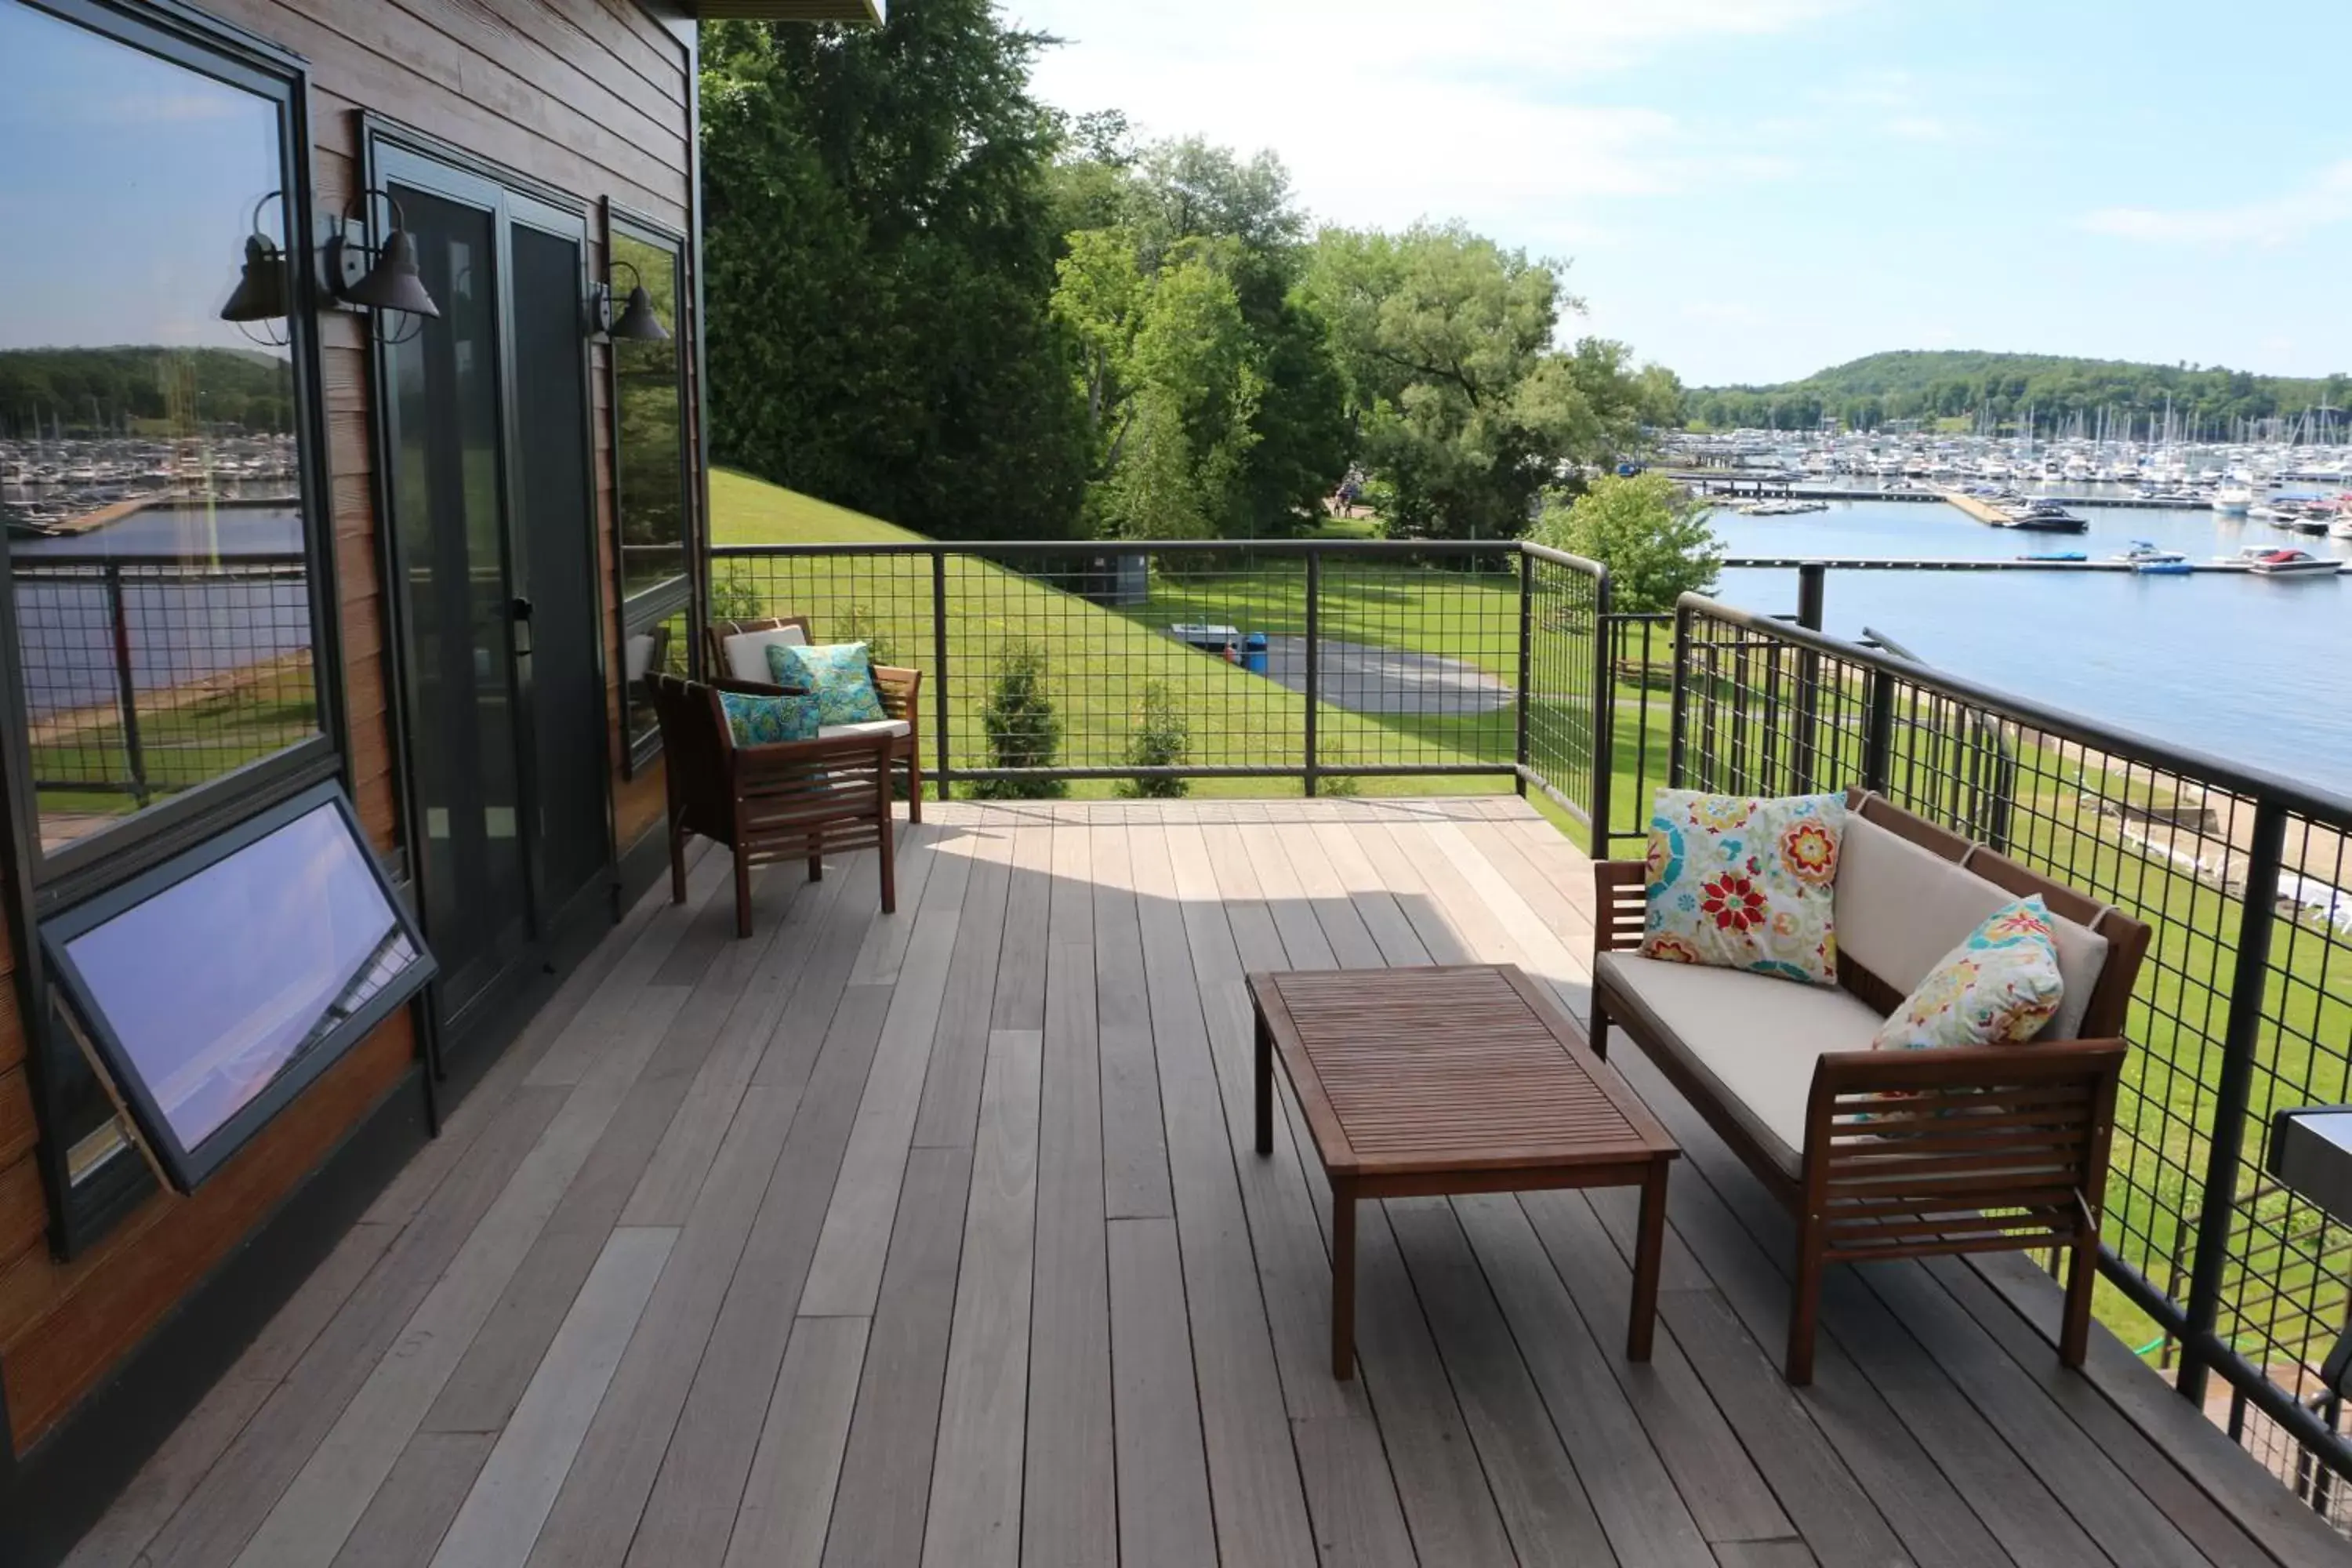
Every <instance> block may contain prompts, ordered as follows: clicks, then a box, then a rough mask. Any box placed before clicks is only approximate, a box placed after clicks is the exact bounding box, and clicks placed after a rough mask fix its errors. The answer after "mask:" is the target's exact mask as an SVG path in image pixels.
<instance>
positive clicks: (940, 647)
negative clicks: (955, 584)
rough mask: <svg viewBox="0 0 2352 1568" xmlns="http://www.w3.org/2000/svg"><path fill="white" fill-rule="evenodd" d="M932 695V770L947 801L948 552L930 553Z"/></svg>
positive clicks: (949, 777)
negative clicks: (935, 746)
mask: <svg viewBox="0 0 2352 1568" xmlns="http://www.w3.org/2000/svg"><path fill="white" fill-rule="evenodd" d="M931 666H932V672H933V673H932V684H933V686H934V687H935V688H936V689H934V690H933V692H932V693H931V702H932V711H933V712H934V713H936V714H937V715H938V718H937V719H936V720H934V721H933V722H934V725H935V726H936V728H937V729H938V730H939V732H940V750H939V762H938V765H937V766H936V767H934V768H933V769H932V770H931V777H932V778H933V779H934V780H935V781H936V782H937V784H938V789H939V798H940V799H941V800H945V799H947V798H948V785H949V784H950V780H951V779H952V777H953V773H952V772H951V768H952V763H953V759H952V757H951V756H950V752H949V751H948V552H946V551H944V550H933V551H932V552H931Z"/></svg>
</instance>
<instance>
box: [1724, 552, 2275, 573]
mask: <svg viewBox="0 0 2352 1568" xmlns="http://www.w3.org/2000/svg"><path fill="white" fill-rule="evenodd" d="M1723 565H1724V566H1725V567H1726V568H1727V569H1728V568H1739V569H1742V570H1745V569H1748V568H1750V567H1755V568H1761V569H1765V570H1770V571H1791V570H1794V569H1795V568H1797V567H1800V566H1832V567H1835V568H1836V569H1837V570H1838V571H1841V572H2123V573H2131V572H2133V571H2134V568H2133V565H2132V563H2130V562H2128V561H2027V560H2023V559H1996V560H1990V561H1969V560H1958V561H1927V560H1921V559H1919V558H1918V557H1916V556H1909V555H1888V556H1829V557H1824V556H1819V555H1731V556H1726V557H1725V558H1724V561H1723ZM2187 565H2188V567H2189V571H2190V572H2192V573H2208V572H2210V573H2213V574H2218V575H2221V576H2241V575H2245V574H2251V573H2252V570H2253V568H2252V567H2251V566H2248V565H2246V564H2245V563H2242V562H2238V561H2191V562H2189V563H2187ZM2164 575H2171V576H2177V575H2179V574H2178V573H2170V574H2164Z"/></svg>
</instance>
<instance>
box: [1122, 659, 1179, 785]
mask: <svg viewBox="0 0 2352 1568" xmlns="http://www.w3.org/2000/svg"><path fill="white" fill-rule="evenodd" d="M1191 753H1192V729H1191V727H1190V726H1188V725H1187V724H1186V723H1185V722H1184V710H1183V709H1182V708H1181V707H1179V706H1177V702H1176V694H1175V693H1174V692H1172V691H1171V690H1170V689H1168V683H1167V682H1166V681H1164V680H1150V681H1146V682H1145V683H1144V687H1143V705H1142V707H1141V709H1140V710H1139V711H1138V712H1137V714H1136V717H1135V731H1134V732H1133V733H1132V734H1130V735H1129V737H1128V741H1127V765H1128V766H1129V767H1131V768H1173V767H1181V766H1182V765H1183V763H1184V759H1185V758H1186V757H1187V756H1189V755H1191ZM1191 791H1192V781H1191V780H1189V779H1180V778H1169V777H1166V776H1164V775H1162V776H1145V777H1139V778H1135V779H1130V780H1129V781H1128V782H1126V783H1124V784H1120V785H1119V786H1118V793H1119V794H1120V795H1126V796H1128V797H1129V799H1134V800H1173V799H1175V798H1176V797H1177V796H1179V795H1187V794H1190V793H1191Z"/></svg>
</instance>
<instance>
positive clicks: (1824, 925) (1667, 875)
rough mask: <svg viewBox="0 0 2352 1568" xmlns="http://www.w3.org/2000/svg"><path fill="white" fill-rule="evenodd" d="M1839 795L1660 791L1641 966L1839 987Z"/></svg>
mask: <svg viewBox="0 0 2352 1568" xmlns="http://www.w3.org/2000/svg"><path fill="white" fill-rule="evenodd" d="M1844 835H1845V797H1844V796H1843V795H1788V796H1783V797H1781V798H1780V799H1774V800H1759V799H1752V798H1749V797H1747V796H1744V795H1704V794H1701V793H1700V792H1698V791H1696V790H1686V789H1662V790H1660V791H1659V792H1658V795H1657V803H1656V805H1654V807H1653V808H1652V811H1651V816H1650V846H1649V865H1648V875H1647V878H1646V879H1645V880H1646V882H1647V888H1648V894H1649V920H1648V923H1647V926H1646V928H1645V929H1644V931H1643V935H1642V948H1641V952H1642V956H1643V957H1644V958H1659V959H1664V960H1666V961H1668V962H1670V963H1700V964H1709V965H1713V966H1715V967H1717V968H1721V969H1744V970H1747V971H1748V972H1749V973H1755V974H1770V975H1777V976H1779V977H1780V978H1781V979H1783V980H1801V981H1804V982H1806V983H1807V984H1813V985H1835V984H1837V933H1836V931H1835V930H1834V928H1833V925H1832V919H1831V916H1832V910H1834V909H1835V907H1836V902H1837V900H1836V889H1835V884H1836V881H1837V865H1838V846H1839V842H1840V840H1841V839H1843V837H1844Z"/></svg>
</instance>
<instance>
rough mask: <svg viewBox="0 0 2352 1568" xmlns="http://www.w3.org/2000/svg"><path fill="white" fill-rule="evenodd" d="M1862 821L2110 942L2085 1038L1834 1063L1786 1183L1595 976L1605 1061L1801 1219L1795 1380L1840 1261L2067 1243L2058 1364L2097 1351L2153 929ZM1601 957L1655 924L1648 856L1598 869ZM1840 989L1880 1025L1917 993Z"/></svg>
mask: <svg viewBox="0 0 2352 1568" xmlns="http://www.w3.org/2000/svg"><path fill="white" fill-rule="evenodd" d="M1848 803H1849V806H1850V809H1851V810H1853V812H1854V813H1856V814H1858V815H1860V816H1863V817H1864V819H1866V820H1868V821H1870V822H1873V823H1875V824H1876V825H1878V826H1881V827H1884V828H1885V829H1887V830H1888V831H1890V832H1893V833H1895V834H1898V835H1900V836H1901V837H1904V838H1906V839H1908V840H1909V841H1911V842H1912V843H1914V844H1916V845H1918V846H1920V847H1924V848H1926V849H1927V850H1929V851H1931V852H1933V853H1934V854H1936V855H1937V856H1939V857H1940V858H1944V859H1946V860H1948V861H1951V862H1953V863H1954V864H1956V865H1958V866H1960V867H1961V868H1964V869H1966V870H1969V871H1970V872H1972V873H1974V874H1975V875H1977V876H1979V877H1981V878H1982V879H1985V880H1986V881H1988V882H1990V883H1992V884H1994V885H1995V886H1996V887H1998V888H2000V889H2003V890H2005V891H2007V892H2010V893H2011V894H2013V895H2015V896H2017V897H2019V898H2023V897H2026V896H2029V895H2031V894H2034V893H2039V894H2041V895H2042V899H2043V900H2044V902H2046V903H2047V904H2048V906H2049V908H2050V910H2051V911H2052V912H2053V913H2054V914H2059V915H2063V916H2064V917H2065V918H2067V919H2068V920H2071V921H2075V922H2076V923H2077V924H2080V925H2083V926H2085V927H2088V928H2090V929H2092V930H2093V931H2096V932H2097V933H2098V934H2099V935H2101V936H2104V937H2105V938H2106V940H2107V956H2106V961H2105V966H2104V967H2103V968H2102V969H2101V970H2100V972H2099V978H2098V981H2097V983H2096V984H2095V986H2094V988H2093V990H2092V993H2091V998H2090V1002H2089V1005H2088V1009H2087V1011H2086V1012H2085V1013H2084V1017H2083V1024H2082V1028H2081V1031H2080V1033H2081V1035H2082V1038H2080V1039H2074V1040H2059V1041H2041V1042H2036V1043H2033V1044H2032V1045H2013V1046H1993V1047H1979V1048H1974V1049H1953V1050H1934V1051H1866V1050H1865V1051H1834V1052H1831V1053H1828V1054H1826V1055H1824V1056H1822V1057H1821V1058H1819V1059H1818V1060H1817V1062H1816V1064H1815V1066H1814V1068H1813V1080H1812V1089H1811V1098H1810V1099H1809V1100H1808V1101H1807V1103H1806V1109H1805V1139H1804V1144H1803V1147H1802V1151H1801V1153H1802V1159H1803V1163H1802V1170H1801V1173H1800V1174H1799V1175H1798V1176H1796V1177H1793V1178H1792V1177H1791V1176H1790V1174H1789V1173H1787V1172H1786V1171H1784V1170H1783V1169H1782V1168H1781V1167H1780V1163H1779V1162H1778V1161H1776V1160H1775V1159H1774V1158H1773V1157H1772V1155H1771V1154H1770V1153H1769V1152H1767V1150H1766V1149H1765V1147H1764V1146H1763V1144H1762V1143H1761V1142H1759V1141H1758V1140H1757V1138H1756V1137H1755V1136H1754V1135H1753V1134H1752V1133H1750V1132H1749V1131H1748V1130H1747V1129H1746V1128H1744V1127H1743V1126H1742V1125H1741V1123H1740V1121H1739V1120H1738V1117H1736V1116H1735V1115H1733V1114H1732V1112H1731V1110H1730V1109H1729V1108H1728V1107H1727V1106H1725V1105H1724V1104H1722V1103H1720V1102H1719V1101H1718V1100H1717V1098H1716V1095H1715V1092H1714V1090H1713V1089H1711V1088H1710V1087H1709V1086H1708V1085H1707V1084H1706V1083H1705V1082H1704V1081H1703V1080H1702V1079H1700V1078H1699V1077H1698V1075H1696V1074H1695V1073H1694V1072H1692V1071H1691V1070H1690V1069H1689V1068H1688V1067H1687V1066H1686V1065H1685V1064H1684V1063H1683V1062H1682V1061H1681V1060H1679V1059H1678V1058H1676V1057H1675V1054H1674V1053H1673V1052H1672V1051H1671V1050H1668V1049H1666V1048H1664V1047H1663V1045H1662V1044H1661V1043H1660V1042H1658V1041H1656V1040H1654V1038H1652V1037H1650V1033H1649V1030H1648V1028H1647V1026H1645V1025H1644V1024H1643V1021H1642V1017H1641V1009H1640V1008H1638V1007H1636V1006H1633V1005H1630V1004H1629V1003H1627V1002H1626V1001H1624V1000H1623V999H1622V998H1620V997H1618V996H1616V995H1614V994H1612V992H1613V990H1614V987H1613V986H1612V984H1610V983H1609V982H1608V980H1607V978H1606V976H1605V975H1603V974H1602V973H1601V970H1600V967H1599V966H1598V965H1597V964H1596V965H1595V971H1594V981H1593V991H1592V1043H1593V1048H1594V1049H1595V1051H1596V1052H1598V1053H1600V1054H1601V1055H1603V1056H1606V1055H1607V1051H1608V1035H1609V1028H1610V1026H1611V1025H1612V1023H1613V1024H1614V1025H1616V1026H1618V1027H1619V1028H1622V1029H1623V1030H1624V1031H1625V1033H1626V1034H1627V1035H1628V1036H1629V1037H1632V1038H1633V1042H1634V1043H1635V1044H1636V1045H1638V1046H1640V1047H1642V1050H1643V1055H1645V1056H1647V1057H1648V1058H1650V1060H1651V1061H1652V1062H1653V1063H1654V1064H1655V1065H1656V1067H1657V1068H1658V1070H1659V1071H1660V1072H1661V1073H1663V1074H1664V1075H1665V1077H1666V1079H1668V1080H1669V1081H1670V1082H1672V1083H1673V1084H1674V1086H1675V1088H1676V1089H1679V1090H1680V1091H1681V1092H1682V1094H1683V1096H1684V1098H1685V1099H1686V1100H1689V1101H1690V1103H1691V1104H1692V1105H1693V1106H1694V1107H1695V1108H1696V1110H1698V1112H1699V1114H1700V1115H1701V1116H1703V1117H1705V1118H1706V1121H1707V1124H1708V1125H1709V1126H1711V1127H1712V1128H1714V1129H1715V1131H1717V1133H1718V1134H1720V1135H1721V1137H1722V1138H1723V1140H1724V1142H1727V1143H1728V1144H1729V1145H1730V1146H1731V1147H1732V1148H1733V1149H1734V1150H1735V1151H1737V1152H1738V1154H1739V1156H1740V1158H1741V1159H1742V1160H1743V1161H1744V1162H1746V1163H1747V1165H1748V1169H1749V1170H1751V1171H1753V1172H1754V1173H1756V1177H1757V1179H1758V1180H1759V1181H1760V1182H1761V1183H1763V1184H1764V1186H1765V1187H1766V1189H1767V1190H1768V1191H1769V1192H1770V1193H1771V1194H1773V1196H1774V1197H1775V1198H1777V1199H1778V1200H1779V1201H1780V1203H1781V1205H1783V1206H1785V1207H1786V1208H1787V1209H1788V1210H1789V1211H1790V1215H1791V1216H1792V1217H1793V1218H1794V1219H1795V1220H1796V1222H1797V1237H1796V1253H1795V1258H1794V1260H1793V1261H1794V1274H1793V1293H1792V1298H1791V1300H1790V1310H1789V1342H1788V1362H1787V1372H1788V1378H1789V1381H1790V1383H1791V1384H1807V1383H1811V1381H1812V1375H1813V1341H1814V1335H1815V1330H1816V1326H1817V1323H1818V1320H1819V1317H1820V1310H1821V1293H1822V1268H1824V1267H1826V1266H1827V1265H1829V1264H1832V1263H1843V1262H1858V1261H1866V1260H1869V1259H1874V1258H1921V1257H1933V1256H1948V1255H1951V1254H1958V1253H1971V1252H2006V1251H2016V1250H2022V1249H2026V1248H2032V1247H2052V1246H2055V1247H2063V1248H2065V1249H2066V1251H2067V1253H2068V1256H2069V1264H2068V1269H2067V1279H2066V1301H2065V1310H2064V1314H2063V1326H2062V1330H2061V1332H2060V1336H2059V1342H2058V1353H2059V1357H2060V1359H2061V1360H2062V1361H2063V1363H2065V1364H2066V1365H2068V1366H2072V1367H2079V1366H2081V1365H2082V1364H2083V1357H2084V1353H2085V1352H2086V1351H2087V1350H2088V1348H2089V1336H2090V1321H2091V1288H2092V1284H2093V1281H2094V1280H2095V1279H2096V1278H2097V1275H2098V1247H2099V1217H2100V1214H2101V1212H2102V1211H2101V1203H2102V1200H2103V1198H2104V1196H2105V1187H2106V1178H2107V1161H2108V1145H2109V1142H2110V1139H2111V1137H2112V1133H2113V1129H2114V1122H2115V1103H2116V1083H2117V1079H2118V1078H2119V1076H2120V1074H2121V1072H2122V1068H2123V1062H2124V1055H2125V1052H2126V1050H2127V1049H2128V1046H2127V1044H2126V1041H2125V1040H2124V1038H2123V1030H2124V1023H2125V1017H2126V1012H2127V1010H2128V1008H2129V1006H2130V1002H2131V994H2132V986H2133V984H2134V983H2135V982H2136V980H2137V977H2138V973H2139V965H2140V961H2141V959H2142V958H2143V957H2144V956H2145V955H2146V953H2147V944H2148V937H2149V931H2148V927H2147V925H2146V924H2145V923H2144V922H2142V921H2137V920H2134V919H2132V918H2130V917H2129V916H2127V915H2125V914H2123V913H2122V912H2120V911H2119V910H2115V909H2113V908H2111V907H2109V906H2107V905H2104V904H2100V903H2097V902H2095V901H2094V900H2090V899H2087V898H2085V897H2084V896H2083V895H2082V894H2080V893H2078V892H2076V891H2074V889H2071V888H2068V887H2065V886H2064V885H2063V884H2061V883H2058V882H2053V881H2052V880H2051V879H2048V878H2046V877H2043V876H2041V875H2040V874H2038V873H2036V872H2033V871H2031V870H2028V869H2027V868H2025V867H2023V866H2021V865H2019V864H2018V863H2017V862H2016V861H2014V860H2011V859H2010V858H2008V857H2006V856H2004V855H2001V854H1999V853H1998V852H1996V851H1994V850H1992V849H1989V848H1987V847H1984V846H1982V845H1979V844H1976V843H1973V842H1971V841H1970V840H1969V839H1967V838H1964V837H1960V836H1959V835H1958V834H1955V833H1951V832H1948V831H1947V830H1945V829H1944V828H1942V827H1939V826H1937V825H1936V824H1934V823H1932V822H1929V821H1927V819H1926V818H1924V817H1921V816H1915V815H1913V814H1912V813H1910V812H1907V811H1905V810H1903V809H1902V808H1900V807H1898V806H1895V805H1892V804H1890V803H1889V802H1887V801H1886V800H1885V799H1883V798H1882V797H1880V796H1878V795H1870V794H1866V793H1865V792H1863V791H1860V790H1855V791H1853V792H1851V793H1850V794H1849V795H1848ZM1593 872H1594V882H1595V889H1594V890H1595V902H1594V922H1593V923H1594V951H1595V954H1596V956H1597V955H1598V954H1599V953H1601V952H1633V950H1635V949H1637V948H1638V947H1639V946H1640V945H1641V941H1642V933H1643V929H1644V927H1645V925H1646V923H1647V920H1648V908H1647V900H1646V896H1645V882H1646V877H1645V871H1644V868H1643V863H1642V862H1641V861H1638V860H1612V861H1603V862H1600V863H1598V864H1596V865H1595V866H1594V868H1593ZM1838 978H1839V984H1841V985H1842V986H1843V988H1844V989H1845V990H1847V991H1849V992H1851V993H1852V994H1853V995H1855V996H1856V997H1857V998H1859V999H1860V1000H1861V1001H1863V1002H1864V1003H1865V1004H1866V1005H1870V1006H1872V1007H1874V1008H1875V1009H1877V1010H1878V1011H1879V1012H1880V1013H1882V1014H1885V1013H1891V1012H1893V1011H1894V1009H1895V1006H1896V1005H1898V1004H1900V1003H1901V1002H1902V1000H1903V995H1904V994H1903V993H1902V992H1901V991H1899V990H1897V989H1896V988H1895V987H1894V986H1892V985H1890V984H1887V983H1886V982H1885V981H1884V980H1882V979H1880V978H1879V977H1878V976H1876V975H1874V974H1872V973H1870V972H1869V971H1867V970H1865V969H1864V968H1863V967H1862V966H1861V965H1860V964H1858V963H1854V962H1853V959H1852V958H1850V957H1848V956H1847V955H1846V954H1844V953H1843V952H1842V953H1840V954H1839V957H1838Z"/></svg>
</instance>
